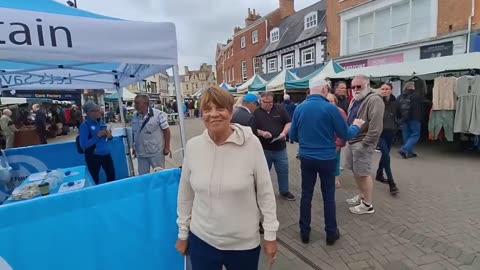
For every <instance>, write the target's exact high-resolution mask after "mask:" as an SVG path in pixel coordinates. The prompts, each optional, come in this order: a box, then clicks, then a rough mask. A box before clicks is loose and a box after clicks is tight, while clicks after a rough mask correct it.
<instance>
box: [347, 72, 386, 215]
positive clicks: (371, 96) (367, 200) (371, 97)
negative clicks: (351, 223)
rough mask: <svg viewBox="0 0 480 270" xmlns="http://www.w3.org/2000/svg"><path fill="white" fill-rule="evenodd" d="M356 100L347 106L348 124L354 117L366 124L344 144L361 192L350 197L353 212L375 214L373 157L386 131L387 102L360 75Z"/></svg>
mask: <svg viewBox="0 0 480 270" xmlns="http://www.w3.org/2000/svg"><path fill="white" fill-rule="evenodd" d="M352 90H353V92H354V99H353V100H352V102H351V103H350V106H349V109H348V118H347V122H348V124H349V125H351V124H352V123H353V121H354V120H355V119H362V120H364V121H365V124H364V125H362V127H361V128H360V132H359V133H358V135H357V136H355V137H353V138H352V139H350V140H349V141H348V143H347V145H346V147H345V158H346V167H347V168H348V169H350V170H352V171H353V176H354V177H355V181H356V182H357V187H358V190H359V194H358V195H356V196H355V197H353V198H351V199H348V200H347V203H348V204H350V205H352V207H350V212H352V213H354V214H359V215H362V214H373V213H374V212H375V210H374V209H373V204H372V197H373V179H372V176H371V170H372V157H373V154H374V152H375V148H376V146H377V143H378V140H379V138H380V135H381V134H382V131H383V113H384V111H385V104H384V103H383V100H382V97H381V96H380V95H379V94H377V93H375V92H374V91H373V90H372V89H371V88H370V80H369V79H368V77H366V76H364V75H358V76H356V77H355V78H354V79H353V80H352Z"/></svg>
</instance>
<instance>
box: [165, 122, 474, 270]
mask: <svg viewBox="0 0 480 270" xmlns="http://www.w3.org/2000/svg"><path fill="white" fill-rule="evenodd" d="M178 130H179V129H178V126H173V127H172V134H173V137H172V138H174V139H173V140H174V141H173V143H172V149H173V150H175V149H178V148H179V141H178V139H177V138H178V133H179V132H178ZM202 130H203V124H202V122H201V121H200V120H190V119H187V120H186V132H187V137H188V138H191V137H193V136H196V135H198V134H200V133H201V132H202ZM288 147H289V148H288V151H289V156H290V160H289V162H290V186H291V191H292V193H294V194H295V195H297V196H298V197H300V183H301V181H300V169H299V162H298V161H297V160H296V159H295V153H296V148H297V146H296V145H290V144H289V145H288ZM417 152H418V154H419V156H420V157H419V158H417V159H411V160H402V159H400V158H399V157H398V156H397V155H396V154H392V167H393V170H394V175H395V176H396V181H397V184H398V186H399V188H400V193H399V194H398V195H397V196H396V197H392V196H390V194H389V193H388V186H387V185H383V184H377V183H375V193H374V205H375V211H376V212H375V214H373V215H369V216H354V215H352V214H350V213H349V212H348V207H347V205H346V204H345V202H344V201H345V199H346V198H348V197H350V196H353V195H355V185H354V182H353V179H352V176H351V174H350V173H349V172H344V173H343V176H342V177H343V181H342V185H343V187H342V188H340V189H338V190H337V218H338V224H339V228H340V232H341V234H342V237H341V239H340V240H339V241H338V242H337V243H336V244H335V246H333V247H327V246H326V244H325V238H324V237H325V236H324V231H323V207H322V203H321V194H320V187H319V185H318V186H317V189H316V192H315V198H314V202H313V211H312V225H313V227H312V228H313V231H312V237H311V238H312V239H311V243H310V244H309V245H304V244H302V243H301V241H300V239H299V236H298V216H299V200H297V201H295V202H287V201H284V200H282V199H278V201H277V203H278V211H277V212H278V218H279V220H280V224H281V230H280V232H279V234H278V239H279V243H280V245H279V250H280V256H279V258H278V260H277V264H276V265H275V266H274V268H273V269H285V270H286V269H298V270H301V269H309V270H310V269H325V270H327V269H338V270H344V269H345V270H359V269H386V270H402V269H422V270H427V269H428V270H430V269H431V270H442V269H462V270H473V269H480V207H479V206H480V181H479V179H480V169H479V167H477V166H480V165H479V164H480V155H479V154H472V153H463V152H460V151H459V150H458V148H456V147H454V146H447V145H446V143H443V144H424V145H422V146H420V147H418V150H417ZM393 153H396V152H393ZM379 155H380V154H378V153H377V154H376V160H378V158H379ZM180 162H181V157H180V156H178V155H177V156H175V157H174V159H173V160H169V164H170V166H176V165H179V164H180ZM272 178H273V180H274V183H275V186H276V178H275V173H273V174H272ZM261 269H268V268H267V267H266V265H265V259H263V258H262V268H261Z"/></svg>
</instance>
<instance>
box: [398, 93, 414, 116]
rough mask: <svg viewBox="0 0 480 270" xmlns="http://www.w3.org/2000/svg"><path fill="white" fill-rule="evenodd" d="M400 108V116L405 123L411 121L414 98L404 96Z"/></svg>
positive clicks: (401, 98)
mask: <svg viewBox="0 0 480 270" xmlns="http://www.w3.org/2000/svg"><path fill="white" fill-rule="evenodd" d="M399 107H400V116H401V119H402V120H403V121H406V120H408V119H410V114H411V111H412V96H411V95H402V96H401V97H400V101H399Z"/></svg>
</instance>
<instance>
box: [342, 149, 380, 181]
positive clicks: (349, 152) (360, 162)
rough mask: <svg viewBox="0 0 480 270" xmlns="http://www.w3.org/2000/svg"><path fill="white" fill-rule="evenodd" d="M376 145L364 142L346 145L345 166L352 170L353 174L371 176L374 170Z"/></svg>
mask: <svg viewBox="0 0 480 270" xmlns="http://www.w3.org/2000/svg"><path fill="white" fill-rule="evenodd" d="M375 148H376V145H365V144H363V143H362V142H357V143H354V144H350V143H347V145H346V146H345V150H344V153H345V167H346V168H347V169H349V170H352V172H353V176H355V177H365V176H370V175H371V171H372V158H373V154H374V152H375Z"/></svg>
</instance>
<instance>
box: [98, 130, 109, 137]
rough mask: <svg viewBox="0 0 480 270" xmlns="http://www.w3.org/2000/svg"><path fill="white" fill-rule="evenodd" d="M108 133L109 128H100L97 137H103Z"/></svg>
mask: <svg viewBox="0 0 480 270" xmlns="http://www.w3.org/2000/svg"><path fill="white" fill-rule="evenodd" d="M107 134H108V130H106V129H103V130H100V131H99V132H98V133H97V137H99V138H101V137H103V136H107Z"/></svg>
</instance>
